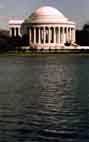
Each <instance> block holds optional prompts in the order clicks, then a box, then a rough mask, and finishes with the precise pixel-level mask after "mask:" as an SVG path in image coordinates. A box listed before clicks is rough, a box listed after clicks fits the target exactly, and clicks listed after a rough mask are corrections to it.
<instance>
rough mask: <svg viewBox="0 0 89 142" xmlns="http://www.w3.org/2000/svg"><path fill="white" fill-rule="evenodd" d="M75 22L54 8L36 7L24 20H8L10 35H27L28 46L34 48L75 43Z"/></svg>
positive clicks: (49, 47)
mask: <svg viewBox="0 0 89 142" xmlns="http://www.w3.org/2000/svg"><path fill="white" fill-rule="evenodd" d="M75 28H76V27H75V23H74V22H72V21H70V20H69V19H68V18H66V17H65V16H64V15H63V14H62V13H61V12H60V11H58V10H57V9H56V8H53V7H49V6H44V7H41V8H38V9H37V10H36V11H35V12H33V13H32V14H31V15H30V16H29V17H28V18H27V19H25V20H10V21H9V33H10V36H23V35H25V34H28V35H29V46H30V47H31V48H36V49H61V48H63V47H64V45H65V43H75Z"/></svg>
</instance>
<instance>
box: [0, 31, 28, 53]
mask: <svg viewBox="0 0 89 142" xmlns="http://www.w3.org/2000/svg"><path fill="white" fill-rule="evenodd" d="M28 40H29V37H28V35H23V37H20V36H17V37H10V36H9V31H5V30H1V31H0V53H2V52H8V51H16V47H17V46H18V47H21V46H28V45H29V41H28Z"/></svg>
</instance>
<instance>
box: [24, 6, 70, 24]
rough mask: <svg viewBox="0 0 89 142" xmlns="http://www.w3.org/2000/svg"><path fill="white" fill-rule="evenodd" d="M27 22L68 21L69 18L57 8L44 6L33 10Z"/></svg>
mask: <svg viewBox="0 0 89 142" xmlns="http://www.w3.org/2000/svg"><path fill="white" fill-rule="evenodd" d="M25 22H26V23H34V24H35V23H36V24H37V23H40V24H41V23H44V24H47V23H48V24H49V23H53V24H54V23H66V22H68V19H67V18H66V17H65V16H64V15H63V14H62V13H61V12H60V11H59V10H57V9H56V8H53V7H50V6H43V7H40V8H38V9H37V10H36V11H35V12H33V13H32V14H31V15H30V16H29V17H28V18H27V19H26V20H25Z"/></svg>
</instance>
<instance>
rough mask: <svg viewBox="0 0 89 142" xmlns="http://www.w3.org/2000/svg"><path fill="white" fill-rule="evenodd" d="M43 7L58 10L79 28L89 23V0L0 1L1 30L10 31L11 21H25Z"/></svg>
mask: <svg viewBox="0 0 89 142" xmlns="http://www.w3.org/2000/svg"><path fill="white" fill-rule="evenodd" d="M41 6H52V7H55V8H57V9H58V10H59V11H60V12H62V13H63V14H64V15H65V16H66V17H68V18H69V19H70V20H72V21H74V22H75V23H76V25H77V28H82V26H83V25H84V24H85V23H87V22H89V0H0V28H2V29H8V20H9V19H25V18H27V17H28V16H29V15H30V14H31V13H32V12H34V11H35V10H36V9H37V8H39V7H41Z"/></svg>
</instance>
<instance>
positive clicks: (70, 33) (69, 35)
mask: <svg viewBox="0 0 89 142" xmlns="http://www.w3.org/2000/svg"><path fill="white" fill-rule="evenodd" d="M69 37H70V42H71V28H70V30H69Z"/></svg>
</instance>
